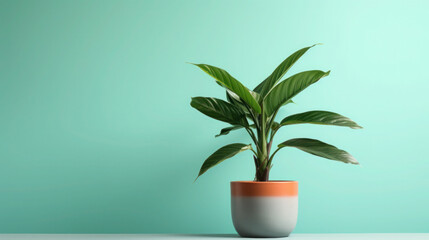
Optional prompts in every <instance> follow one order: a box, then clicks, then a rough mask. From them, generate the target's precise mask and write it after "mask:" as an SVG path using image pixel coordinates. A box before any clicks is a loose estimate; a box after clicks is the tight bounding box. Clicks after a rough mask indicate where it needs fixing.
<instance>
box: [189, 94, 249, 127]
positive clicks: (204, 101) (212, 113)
mask: <svg viewBox="0 0 429 240" xmlns="http://www.w3.org/2000/svg"><path fill="white" fill-rule="evenodd" d="M191 106H192V107H193V108H195V109H197V110H198V111H200V112H201V113H203V114H205V115H207V116H209V117H212V118H214V119H217V120H219V121H223V122H227V123H230V124H233V125H241V126H248V123H247V120H246V115H245V113H244V112H243V111H242V110H241V109H240V108H238V107H236V106H234V105H232V104H230V103H228V102H226V101H223V100H221V99H217V98H206V97H194V98H192V101H191Z"/></svg>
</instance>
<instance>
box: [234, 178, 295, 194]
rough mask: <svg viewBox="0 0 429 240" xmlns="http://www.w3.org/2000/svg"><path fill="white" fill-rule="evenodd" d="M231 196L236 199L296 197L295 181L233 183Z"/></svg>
mask: <svg viewBox="0 0 429 240" xmlns="http://www.w3.org/2000/svg"><path fill="white" fill-rule="evenodd" d="M231 195H232V196H237V197H240V196H241V197H282V196H290V197H293V196H298V182H297V181H268V182H254V181H233V182H231Z"/></svg>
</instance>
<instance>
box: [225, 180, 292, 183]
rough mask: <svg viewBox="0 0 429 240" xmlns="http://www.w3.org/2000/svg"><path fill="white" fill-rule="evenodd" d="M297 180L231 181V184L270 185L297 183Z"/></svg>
mask: <svg viewBox="0 0 429 240" xmlns="http://www.w3.org/2000/svg"><path fill="white" fill-rule="evenodd" d="M297 182H298V181H295V180H270V181H231V183H249V184H270V183H274V184H275V183H297Z"/></svg>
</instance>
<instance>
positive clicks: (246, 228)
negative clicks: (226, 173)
mask: <svg viewBox="0 0 429 240" xmlns="http://www.w3.org/2000/svg"><path fill="white" fill-rule="evenodd" d="M231 213H232V221H233V223H234V227H235V230H236V231H237V232H238V234H240V236H242V237H287V236H289V234H290V233H291V232H292V231H293V229H294V228H295V225H296V221H297V217H298V182H296V181H268V182H252V181H233V182H231Z"/></svg>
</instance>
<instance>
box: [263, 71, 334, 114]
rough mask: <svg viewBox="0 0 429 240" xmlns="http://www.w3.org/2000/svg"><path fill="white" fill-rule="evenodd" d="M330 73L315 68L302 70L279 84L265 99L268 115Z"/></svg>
mask: <svg viewBox="0 0 429 240" xmlns="http://www.w3.org/2000/svg"><path fill="white" fill-rule="evenodd" d="M328 75H329V71H328V72H323V71H319V70H313V71H306V72H300V73H297V74H295V75H293V76H291V77H289V78H287V79H286V80H284V81H282V82H281V83H279V84H277V85H276V86H275V87H274V88H273V89H272V90H271V91H270V92H269V93H268V95H267V96H266V97H265V99H264V106H265V112H266V114H267V116H271V114H273V113H274V112H275V111H276V110H277V109H279V108H280V107H281V106H282V105H283V104H285V103H287V102H288V101H289V100H291V99H292V98H293V97H295V96H296V95H297V94H298V93H300V92H301V91H302V90H304V89H305V88H307V87H308V86H310V85H311V84H313V83H315V82H317V81H319V79H321V78H322V77H325V76H328Z"/></svg>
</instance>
